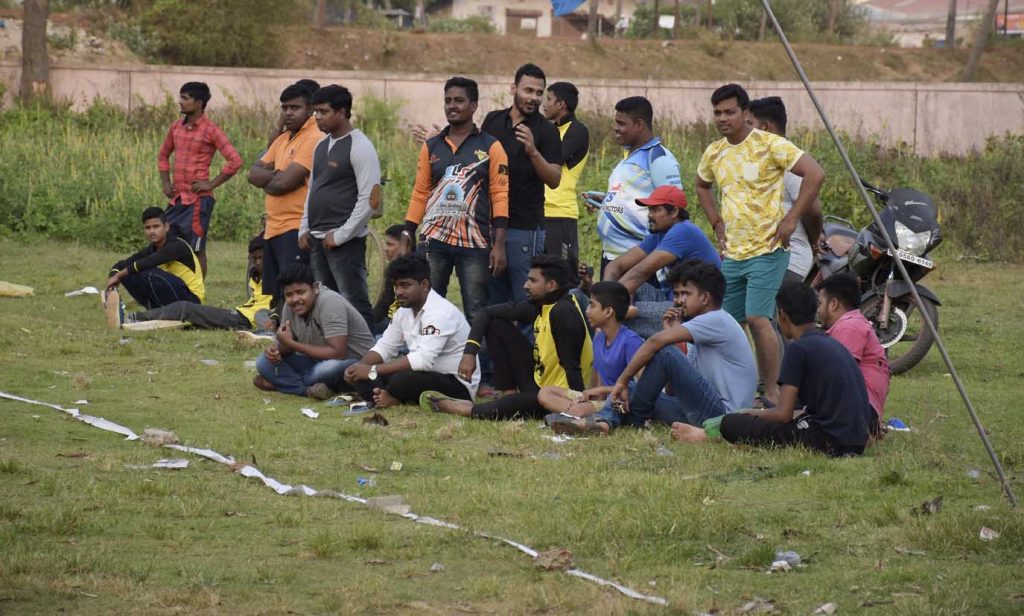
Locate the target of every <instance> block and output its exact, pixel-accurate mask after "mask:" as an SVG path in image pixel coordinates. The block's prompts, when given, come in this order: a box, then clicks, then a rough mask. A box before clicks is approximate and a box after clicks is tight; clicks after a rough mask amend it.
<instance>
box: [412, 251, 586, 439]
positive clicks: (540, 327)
mask: <svg viewBox="0 0 1024 616" xmlns="http://www.w3.org/2000/svg"><path fill="white" fill-rule="evenodd" d="M568 282H569V268H568V266H567V265H566V263H565V261H563V260H562V259H561V258H559V257H555V256H552V255H539V256H536V257H534V258H533V260H532V261H531V262H530V270H529V273H528V275H527V278H526V283H525V284H524V285H523V286H524V288H525V289H526V295H527V298H528V299H527V300H526V301H521V302H515V303H512V304H496V305H494V306H488V307H486V308H484V309H483V310H481V311H480V312H478V313H477V314H476V317H475V318H474V319H473V327H472V329H470V332H469V340H467V341H466V349H465V353H464V354H463V356H462V361H461V363H460V364H459V374H460V375H466V374H469V375H472V374H473V372H474V370H476V356H477V353H478V351H479V350H480V345H481V344H482V343H483V342H484V340H485V339H486V341H487V348H489V349H491V359H492V360H493V362H494V387H495V389H501V390H505V391H506V392H509V393H508V395H505V396H503V397H502V398H500V399H498V400H495V401H493V402H487V403H484V404H477V405H474V404H473V403H472V402H469V401H466V400H455V399H451V398H447V397H446V396H443V395H441V394H438V393H437V392H425V393H424V394H423V396H421V398H420V404H421V406H423V407H429V408H431V409H433V410H436V411H440V412H444V413H451V414H453V415H462V416H464V417H472V418H474V419H514V418H527V417H532V418H541V417H543V416H544V415H546V414H547V411H546V410H545V409H544V407H543V406H541V405H540V403H539V402H538V401H537V393H538V392H539V391H540V388H541V387H545V386H547V385H555V386H558V387H563V388H566V389H572V390H575V391H583V389H584V388H585V383H586V381H587V380H589V379H590V372H591V364H592V362H593V357H594V349H593V345H592V343H591V340H590V332H589V331H588V329H587V323H586V319H585V318H584V316H583V310H582V309H581V308H580V305H579V302H578V301H577V300H576V298H575V296H573V295H572V294H570V293H569V292H568ZM516 322H519V323H532V324H533V337H534V343H533V345H532V348H531V344H530V342H529V340H527V339H526V336H524V335H523V333H522V332H521V331H520V330H519V328H518V327H516V325H515V323H516ZM555 332H558V333H557V335H555Z"/></svg>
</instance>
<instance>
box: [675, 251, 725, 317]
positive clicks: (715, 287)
mask: <svg viewBox="0 0 1024 616" xmlns="http://www.w3.org/2000/svg"><path fill="white" fill-rule="evenodd" d="M665 279H666V280H667V281H668V282H669V284H671V285H672V286H675V285H680V284H683V285H684V284H686V283H688V282H692V283H693V286H695V287H697V289H699V290H700V291H703V292H705V293H707V294H708V295H710V296H711V300H712V301H713V302H714V303H715V305H716V306H721V305H722V299H724V298H725V276H723V275H722V270H720V269H718V266H716V265H715V264H713V263H708V262H707V261H701V260H700V259H688V260H686V261H683V262H682V263H677V264H676V265H675V266H674V267H673V268H672V269H670V270H669V271H668V275H667V276H666V277H665Z"/></svg>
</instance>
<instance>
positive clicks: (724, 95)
mask: <svg viewBox="0 0 1024 616" xmlns="http://www.w3.org/2000/svg"><path fill="white" fill-rule="evenodd" d="M730 98H735V99H736V102H737V103H738V104H739V106H740V109H744V110H746V109H747V108H749V107H750V96H749V95H748V94H747V91H746V90H744V89H743V86H741V85H737V84H735V83H727V84H725V85H724V86H722V87H720V88H718V89H717V90H715V91H714V92H713V93H712V94H711V104H712V105H717V104H718V103H720V102H722V101H727V100H729V99H730Z"/></svg>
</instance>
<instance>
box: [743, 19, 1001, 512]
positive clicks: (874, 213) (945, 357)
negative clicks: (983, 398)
mask: <svg viewBox="0 0 1024 616" xmlns="http://www.w3.org/2000/svg"><path fill="white" fill-rule="evenodd" d="M761 4H762V5H763V6H764V10H765V12H766V13H767V14H768V18H769V19H770V20H771V22H772V26H773V27H774V28H775V32H776V33H777V34H778V35H779V40H781V41H782V45H783V47H785V48H786V54H787V55H788V56H789V59H790V61H791V62H792V63H793V68H794V69H796V72H797V74H798V75H799V76H800V81H802V82H803V84H804V88H805V89H806V90H807V94H808V95H810V97H811V102H813V103H814V108H815V109H817V110H818V115H819V116H821V121H822V122H824V123H825V130H827V131H828V134H829V135H830V136H831V137H832V141H833V142H834V143H835V144H836V149H837V150H839V156H841V157H842V159H843V164H844V165H846V170H847V171H849V172H850V176H851V177H852V178H853V183H854V185H855V186H856V187H857V191H858V192H859V193H860V196H861V198H862V199H863V200H864V204H865V205H867V206H868V211H869V212H871V217H872V218H873V219H874V221H875V225H876V226H877V227H878V229H879V230H880V231H881V233H882V238H883V239H885V244H886V246H888V248H889V254H891V255H895V254H896V245H895V244H894V243H893V241H892V238H891V237H889V232H888V231H887V230H886V228H885V225H884V224H882V219H881V218H880V217H879V215H878V210H876V209H875V204H874V203H872V201H871V197H869V196H868V192H867V190H865V189H864V184H862V183H861V179H860V175H859V174H858V173H857V169H856V168H854V166H853V163H852V162H851V161H850V157H849V155H848V154H847V153H846V148H845V147H843V142H842V141H840V140H839V136H838V135H837V134H836V131H835V129H833V128H832V122H831V121H829V119H828V115H827V114H826V113H825V109H824V108H823V107H822V106H821V102H820V101H819V100H818V96H817V95H816V94H815V93H814V88H812V87H811V82H810V81H809V80H808V79H807V74H806V73H804V68H803V66H802V65H801V64H800V60H799V59H798V58H797V57H796V52H794V51H793V47H792V46H791V45H790V44H789V39H787V38H786V33H785V32H783V30H782V26H780V25H779V20H778V19H776V18H775V12H774V11H772V7H771V5H770V4H769V3H768V0H761ZM893 261H895V263H896V268H897V269H898V270H899V272H900V275H901V276H903V279H904V280H906V281H908V282H909V281H910V276H909V275H907V268H905V267H904V266H903V261H901V260H900V259H898V258H895V259H893ZM908 286H909V287H910V293H911V294H912V295H913V296H914V301H916V302H917V305H918V306H922V305H924V304H923V302H922V301H921V296H920V295H918V293H917V288H916V287H915V286H914V285H913V284H910V285H908ZM921 316H922V317H924V322H925V325H926V326H927V327H928V331H930V332H931V334H932V336H933V337H934V338H935V346H936V348H938V350H939V354H940V355H942V361H943V362H945V364H946V368H947V369H948V370H949V375H950V376H951V377H953V383H954V384H955V385H956V389H957V391H958V392H960V397H961V398H962V399H963V401H964V406H965V407H967V413H968V414H969V415H970V416H971V421H972V422H974V427H975V428H976V429H977V430H978V436H980V437H981V442H982V443H983V444H984V445H985V450H986V451H987V452H988V456H989V458H991V459H992V465H993V466H994V467H995V469H996V474H997V475H998V476H999V483H1001V484H1002V486H1003V491H1004V492H1005V493H1006V497H1007V498H1008V499H1009V500H1010V505H1011V506H1013V507H1016V506H1017V497H1016V496H1014V494H1013V490H1012V489H1011V488H1010V483H1009V482H1008V481H1007V480H1006V474H1005V473H1004V472H1003V465H1002V464H1000V463H999V456H997V455H996V452H995V450H994V449H992V443H991V442H989V440H988V435H987V434H985V428H984V427H983V426H982V425H981V420H980V419H978V413H977V412H976V411H975V410H974V404H973V403H972V402H971V398H970V397H969V396H968V395H967V390H966V389H965V388H964V384H963V381H961V380H960V375H959V374H957V371H956V368H955V367H954V366H953V360H951V359H950V358H949V353H947V352H946V345H945V344H943V342H942V338H941V337H939V332H938V330H937V329H936V327H935V323H932V319H931V317H930V316H928V312H927V311H925V310H922V311H921Z"/></svg>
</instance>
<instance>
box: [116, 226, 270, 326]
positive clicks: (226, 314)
mask: <svg viewBox="0 0 1024 616" xmlns="http://www.w3.org/2000/svg"><path fill="white" fill-rule="evenodd" d="M262 275H263V237H262V236H259V235H257V236H256V237H254V238H252V239H251V240H249V275H248V282H249V288H248V299H246V300H245V303H244V304H242V305H241V306H238V307H237V308H217V307H216V306H204V305H202V304H194V303H192V302H187V301H177V302H174V303H173V304H170V305H169V306H163V307H161V308H154V309H152V310H147V311H145V312H131V313H128V314H127V315H125V319H124V322H125V323H141V322H143V321H185V322H188V323H191V324H192V325H193V327H198V328H200V329H234V330H250V329H254V330H259V329H263V328H264V327H265V324H266V321H267V319H268V318H269V317H270V303H271V300H273V297H271V296H270V295H264V294H263V284H262V282H261V280H262Z"/></svg>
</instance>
